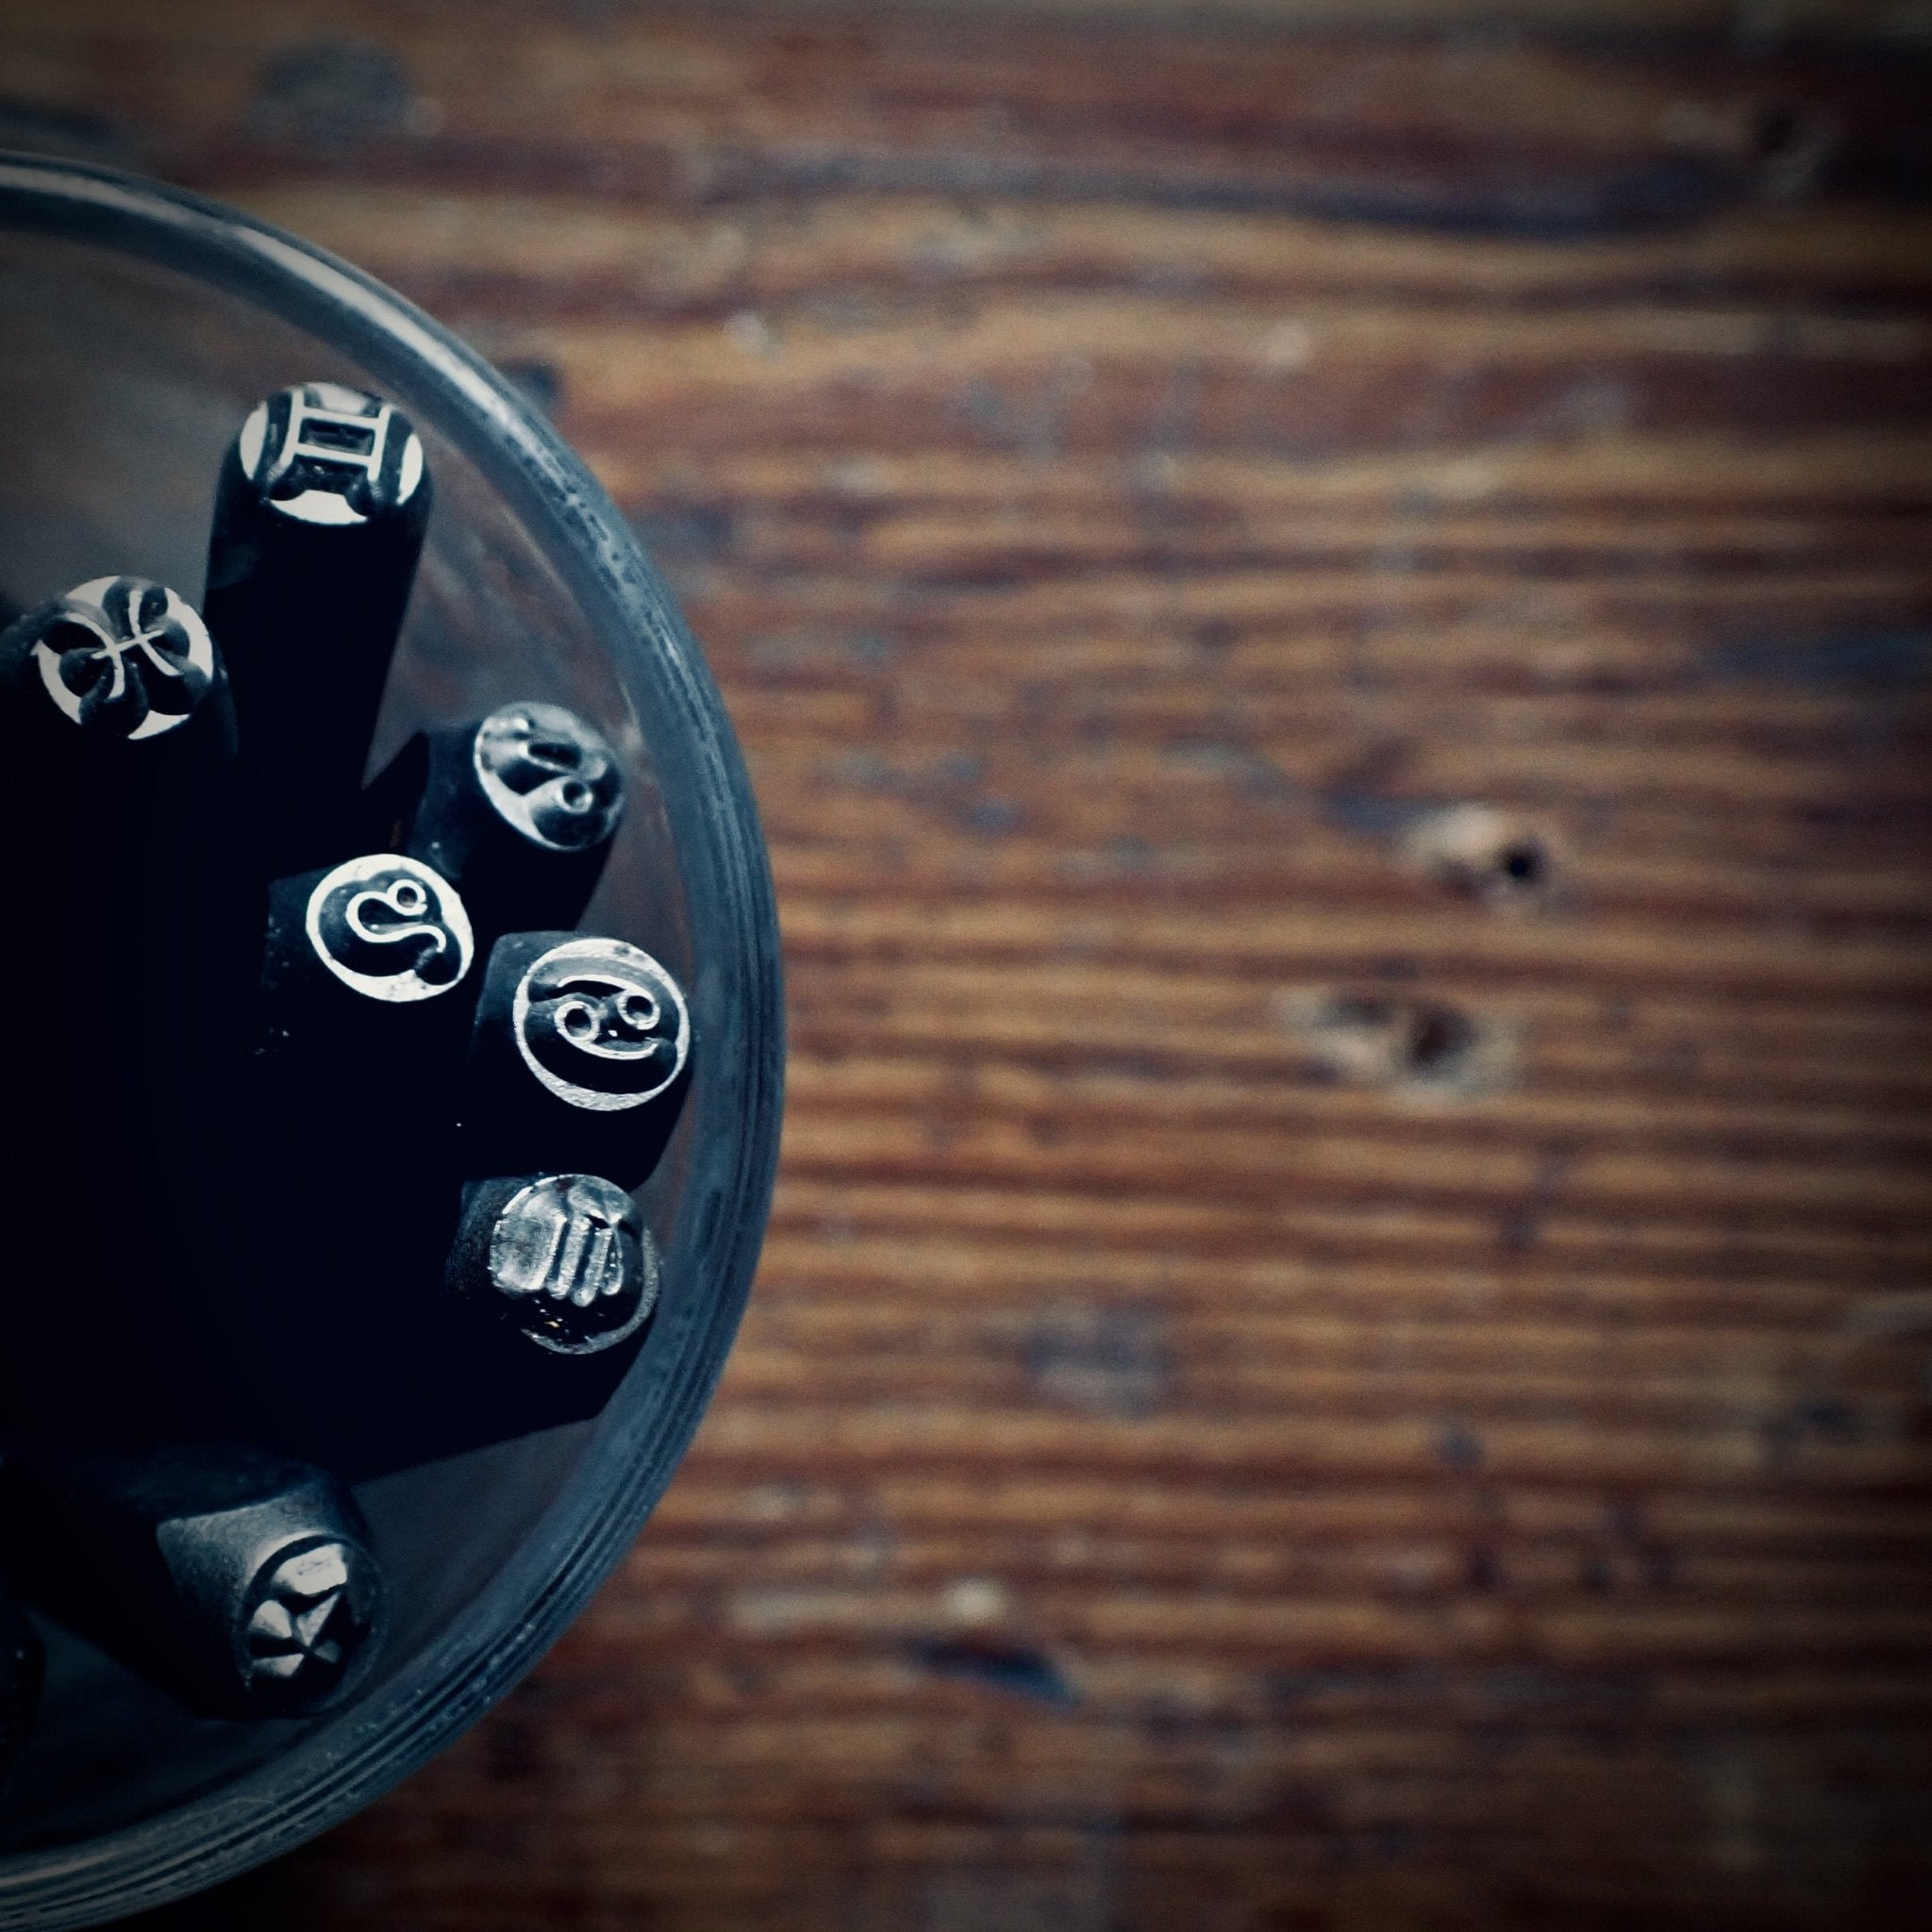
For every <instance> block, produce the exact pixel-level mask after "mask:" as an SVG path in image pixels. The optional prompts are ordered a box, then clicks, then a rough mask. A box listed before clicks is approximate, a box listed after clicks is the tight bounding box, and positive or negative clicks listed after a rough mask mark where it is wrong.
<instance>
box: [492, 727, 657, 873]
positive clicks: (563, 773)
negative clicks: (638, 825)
mask: <svg viewBox="0 0 1932 1932" xmlns="http://www.w3.org/2000/svg"><path fill="white" fill-rule="evenodd" d="M472 756H473V757H474V759H475V768H476V779H477V782H478V784H480V785H481V786H482V788H483V795H484V797H485V798H487V799H488V800H489V801H490V803H491V806H492V807H493V808H495V810H496V813H497V815H498V816H499V817H500V818H501V819H502V820H503V821H504V822H505V824H508V825H510V826H512V827H514V829H515V830H517V831H519V832H521V833H522V834H523V835H524V837H525V839H527V840H529V841H531V843H532V844H535V845H541V846H543V847H545V848H546V849H548V850H549V851H552V852H581V851H583V850H584V849H585V848H586V847H588V846H591V845H598V844H601V843H602V842H603V841H605V840H607V839H608V838H609V836H610V834H611V832H612V831H613V830H614V829H615V828H616V824H617V821H618V818H619V816H620V815H621V814H622V812H623V810H624V780H623V778H622V777H621V776H620V775H619V774H618V769H617V759H616V758H615V757H614V755H613V754H612V752H611V749H610V747H609V745H608V744H607V743H606V742H605V741H604V740H603V738H602V737H600V736H599V734H598V733H597V732H596V731H594V730H592V729H591V726H590V725H589V724H585V723H584V721H583V720H582V719H581V718H579V717H578V716H577V715H576V713H575V711H567V710H565V709H564V708H563V707H562V706H561V705H537V704H525V705H505V706H504V707H503V708H502V709H500V710H496V711H492V712H491V714H490V716H489V717H487V718H486V719H484V721H483V722H482V724H479V725H478V726H477V727H476V737H475V747H474V750H473V754H472Z"/></svg>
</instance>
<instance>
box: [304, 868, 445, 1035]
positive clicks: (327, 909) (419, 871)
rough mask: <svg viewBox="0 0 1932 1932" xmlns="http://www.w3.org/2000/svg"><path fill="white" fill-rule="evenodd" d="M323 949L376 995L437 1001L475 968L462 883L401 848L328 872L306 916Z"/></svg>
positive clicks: (340, 970)
mask: <svg viewBox="0 0 1932 1932" xmlns="http://www.w3.org/2000/svg"><path fill="white" fill-rule="evenodd" d="M304 928H305V930H306V931H307V933H308V943H309V944H310V945H311V946H312V947H313V948H314V949H315V956H316V958H318V959H320V960H321V961H322V963H323V964H324V965H325V966H326V967H327V968H328V970H329V971H330V972H331V973H333V974H335V976H336V977H337V978H338V979H340V980H341V982H342V984H343V985H344V986H347V987H352V988H353V989H354V990H355V991H357V992H359V993H362V994H364V995H366V996H367V997H368V998H370V999H373V1000H393V1001H398V1002H401V1001H408V1000H429V999H434V998H435V997H436V996H437V994H439V993H444V992H447V991H449V990H450V988H451V987H453V986H455V985H456V984H457V982H458V980H460V979H461V978H462V976H463V975H464V974H466V973H467V972H468V971H469V970H470V961H471V960H472V958H474V957H475V950H476V946H475V938H474V937H473V935H472V933H471V931H470V917H469V914H468V913H467V912H465V911H464V909H463V902H462V900H461V899H460V898H459V897H458V893H457V890H456V888H455V887H454V886H452V885H451V884H450V883H449V881H448V880H447V879H445V878H444V877H443V876H442V874H441V873H439V872H435V871H432V870H431V869H430V868H429V867H428V866H426V865H425V864H423V862H422V861H421V860H420V859H415V858H403V857H401V856H400V855H398V854H396V853H393V852H375V853H371V854H369V855H368V856H367V857H366V858H352V859H349V860H348V861H347V862H346V863H345V864H342V865H339V866H337V867H336V869H335V870H334V871H333V872H331V873H327V874H324V876H323V877H322V878H321V879H320V880H319V881H318V882H317V884H316V887H315V889H314V891H311V892H310V893H309V895H308V911H307V914H306V916H305V920H304Z"/></svg>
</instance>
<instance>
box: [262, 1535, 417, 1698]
mask: <svg viewBox="0 0 1932 1932" xmlns="http://www.w3.org/2000/svg"><path fill="white" fill-rule="evenodd" d="M381 1601H382V1586H381V1580H380V1577H379V1576H378V1574H377V1573H376V1570H375V1562H374V1559H373V1558H372V1557H370V1556H369V1554H368V1552H367V1551H366V1550H364V1549H363V1548H362V1547H361V1546H360V1545H359V1544H358V1543H356V1542H353V1541H349V1540H348V1539H346V1538H343V1537H331V1536H323V1537H315V1538H306V1539H304V1540H302V1541H299V1542H297V1543H295V1544H293V1545H291V1546H290V1547H288V1548H286V1549H283V1550H279V1551H277V1552H276V1553H275V1556H274V1557H271V1558H270V1559H269V1561H268V1562H267V1563H266V1564H265V1565H264V1566H263V1567H262V1569H261V1571H260V1572H259V1574H258V1575H257V1576H256V1577H255V1579H254V1581H253V1582H252V1583H251V1585H250V1587H249V1591H248V1600H247V1602H246V1604H245V1605H244V1606H243V1611H244V1614H243V1617H242V1625H241V1629H240V1633H239V1638H238V1643H237V1649H238V1653H239V1654H238V1656H237V1657H236V1664H237V1668H238V1669H239V1670H240V1672H241V1674H242V1685H243V1687H244V1689H245V1690H246V1691H247V1692H248V1694H249V1696H250V1698H251V1699H252V1700H253V1701H254V1702H256V1703H258V1704H260V1705H263V1706H266V1707H274V1708H280V1709H292V1708H295V1707H300V1706H304V1705H308V1704H313V1703H316V1702H318V1701H319V1700H321V1699H322V1698H325V1697H326V1696H327V1695H328V1694H329V1693H330V1691H334V1690H335V1688H336V1687H337V1685H339V1684H340V1683H341V1681H342V1679H343V1678H344V1677H345V1676H346V1675H347V1674H348V1673H349V1670H350V1668H351V1666H352V1665H353V1664H354V1663H355V1661H356V1657H357V1655H358V1652H359V1651H360V1650H361V1649H362V1647H363V1645H364V1644H365V1643H367V1642H368V1641H369V1639H370V1637H371V1636H372V1634H373V1633H374V1631H375V1624H376V1621H377V1619H378V1617H379V1616H380V1613H381Z"/></svg>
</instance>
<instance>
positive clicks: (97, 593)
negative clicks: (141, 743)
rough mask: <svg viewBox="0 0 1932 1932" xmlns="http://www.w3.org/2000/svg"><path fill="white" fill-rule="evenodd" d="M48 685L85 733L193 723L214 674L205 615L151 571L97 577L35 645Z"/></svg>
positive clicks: (62, 606) (136, 732)
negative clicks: (150, 576) (151, 578)
mask: <svg viewBox="0 0 1932 1932" xmlns="http://www.w3.org/2000/svg"><path fill="white" fill-rule="evenodd" d="M33 658H34V663H35V665H36V666H37V668H38V669H39V671H40V674H41V683H42V686H43V687H44V688H45V690H46V692H47V695H48V696H49V697H50V698H52V699H53V701H54V703H55V704H56V705H57V706H58V708H59V709H60V711H61V713H62V714H63V715H64V716H65V717H67V718H70V719H71V720H72V721H73V722H74V723H75V724H78V725H79V726H80V727H81V729H82V730H84V731H99V732H101V733H103V734H104V735H106V734H112V735H115V736H118V737H121V738H125V739H127V740H129V741H134V740H137V739H143V738H158V737H160V736H161V734H162V733H163V732H167V731H173V730H174V729H175V727H176V726H177V725H179V724H186V723H187V721H188V720H189V718H190V717H192V715H193V712H194V709H195V707H196V706H197V705H199V704H200V702H201V700H202V697H203V696H204V695H205V694H206V692H207V691H208V688H209V686H210V685H211V684H212V683H213V681H214V675H215V651H214V643H213V641H212V640H211V639H210V638H209V636H208V626H207V625H205V624H204V623H203V622H202V621H201V616H200V613H199V612H198V611H197V610H196V609H195V608H194V607H193V606H192V604H190V603H189V602H188V600H187V599H186V598H185V597H183V596H182V595H181V594H180V593H179V592H178V591H171V590H169V589H168V588H167V586H166V585H165V584H155V583H150V582H149V581H148V580H147V579H146V578H145V577H128V576H119V577H93V578H92V579H90V580H89V581H88V582H87V583H84V584H80V585H77V586H75V589H73V590H71V591H68V593H67V594H66V595H65V596H64V597H62V598H60V599H59V600H58V603H56V604H54V605H52V606H50V607H49V608H48V613H47V622H46V625H45V628H44V629H43V630H42V633H41V636H40V639H39V641H37V642H36V643H35V645H34V647H33Z"/></svg>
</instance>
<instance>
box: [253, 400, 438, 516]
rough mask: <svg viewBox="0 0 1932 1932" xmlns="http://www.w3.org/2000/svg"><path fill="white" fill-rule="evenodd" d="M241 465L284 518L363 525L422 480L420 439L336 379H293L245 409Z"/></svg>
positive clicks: (390, 410) (385, 408)
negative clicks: (274, 392)
mask: <svg viewBox="0 0 1932 1932" xmlns="http://www.w3.org/2000/svg"><path fill="white" fill-rule="evenodd" d="M239 454H240V456H241V458H242V469H243V471H244V472H246V474H247V475H248V477H249V479H250V481H252V482H254V483H255V484H257V485H258V487H259V488H260V489H261V491H262V492H263V494H264V495H265V496H266V497H267V499H268V501H269V502H270V503H271V504H273V505H274V507H275V508H276V509H278V510H279V511H280V512H281V513H282V514H283V515H284V516H288V517H293V518H295V519H296V520H297V521H298V522H300V523H305V524H363V523H367V522H368V521H369V519H370V518H371V517H372V516H376V515H379V514H381V513H383V512H384V511H387V510H390V509H396V508H401V507H402V506H403V505H404V504H406V503H408V501H409V499H410V498H411V497H412V496H414V495H415V493H416V491H418V490H419V489H420V488H421V487H422V483H423V442H422V439H421V438H420V437H419V436H418V435H417V434H416V432H415V430H413V429H412V428H411V427H410V426H409V422H408V418H407V417H406V416H404V415H402V414H401V413H400V412H398V410H397V409H396V408H394V406H393V405H392V404H390V403H385V402H384V401H382V400H381V398H380V397H377V396H372V395H365V394H364V393H363V392H362V391H360V390H355V389H345V388H344V387H343V386H342V385H341V383H336V382H298V383H297V384H295V386H294V387H293V388H292V389H285V390H282V391H279V392H278V393H277V394H275V395H272V396H270V397H269V398H268V399H267V400H266V401H265V402H260V403H258V404H257V405H256V406H255V408H253V409H252V410H250V411H249V415H248V420H247V421H246V422H245V423H243V424H242V433H241V438H240V442H239Z"/></svg>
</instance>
